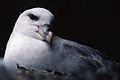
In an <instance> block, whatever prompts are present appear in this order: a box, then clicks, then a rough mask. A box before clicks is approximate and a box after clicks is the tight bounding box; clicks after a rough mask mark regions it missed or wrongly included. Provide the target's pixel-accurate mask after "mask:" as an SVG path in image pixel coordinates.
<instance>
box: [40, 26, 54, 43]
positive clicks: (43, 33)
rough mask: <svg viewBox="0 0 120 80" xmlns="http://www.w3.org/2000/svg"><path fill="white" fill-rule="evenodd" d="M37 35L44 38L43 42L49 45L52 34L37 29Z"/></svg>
mask: <svg viewBox="0 0 120 80" xmlns="http://www.w3.org/2000/svg"><path fill="white" fill-rule="evenodd" d="M38 29H39V30H38V33H39V34H40V36H42V37H43V38H44V40H46V41H47V42H49V43H50V41H51V39H52V36H53V33H52V32H51V31H48V33H47V32H44V31H43V30H42V29H41V28H40V27H39V28H38Z"/></svg>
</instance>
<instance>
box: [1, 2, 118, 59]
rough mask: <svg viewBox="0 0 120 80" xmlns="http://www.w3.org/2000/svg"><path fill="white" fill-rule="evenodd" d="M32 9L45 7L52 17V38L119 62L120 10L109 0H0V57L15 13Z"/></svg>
mask: <svg viewBox="0 0 120 80" xmlns="http://www.w3.org/2000/svg"><path fill="white" fill-rule="evenodd" d="M32 7H44V8H47V9H48V10H50V11H51V12H52V13H53V14H54V15H55V17H56V19H55V22H54V25H53V28H52V30H53V32H54V33H55V34H56V35H58V36H60V37H62V38H65V39H69V40H73V41H75V42H78V43H81V44H85V45H88V46H91V47H93V48H95V49H98V50H99V51H101V52H103V54H105V55H106V56H108V58H109V59H111V60H116V61H120V56H119V54H120V46H119V45H120V39H119V37H120V31H119V26H120V22H119V21H120V20H119V19H120V12H119V10H120V7H119V2H115V1H114V2H113V1H112V0H1V2H0V56H3V55H4V51H5V46H6V43H7V41H8V39H9V36H10V34H11V32H12V29H13V27H14V24H15V21H16V20H17V18H18V16H19V14H20V13H21V12H23V11H24V10H26V9H29V8H32Z"/></svg>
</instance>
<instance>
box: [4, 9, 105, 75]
mask: <svg viewBox="0 0 120 80" xmlns="http://www.w3.org/2000/svg"><path fill="white" fill-rule="evenodd" d="M53 19H54V15H53V14H52V13H51V12H50V11H48V10H46V9H44V8H33V9H29V10H26V11H24V12H23V13H22V14H21V15H20V16H19V18H18V20H17V22H16V24H15V27H14V29H13V32H12V34H11V36H10V39H9V41H8V43H7V47H6V51H5V56H4V60H3V62H4V65H5V66H6V67H7V68H8V69H9V70H13V71H15V72H16V71H17V64H19V65H20V66H25V67H27V68H29V69H34V70H51V71H58V72H62V73H77V72H81V71H85V70H86V69H88V68H90V69H91V70H94V71H97V70H98V69H100V68H102V70H103V69H105V65H104V63H103V61H104V60H103V58H102V57H101V56H100V52H99V51H97V50H95V49H92V48H90V47H87V46H84V45H81V44H78V43H75V42H73V41H69V40H65V39H62V38H59V37H57V36H55V35H54V36H53V35H52V32H51V31H48V29H49V25H50V24H51V21H52V20H53Z"/></svg>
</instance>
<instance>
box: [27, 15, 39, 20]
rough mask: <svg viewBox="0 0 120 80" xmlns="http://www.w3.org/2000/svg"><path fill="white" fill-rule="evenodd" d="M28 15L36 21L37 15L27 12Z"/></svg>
mask: <svg viewBox="0 0 120 80" xmlns="http://www.w3.org/2000/svg"><path fill="white" fill-rule="evenodd" d="M28 16H29V17H30V19H31V20H34V21H37V20H38V19H39V17H37V16H35V15H34V14H29V15H28Z"/></svg>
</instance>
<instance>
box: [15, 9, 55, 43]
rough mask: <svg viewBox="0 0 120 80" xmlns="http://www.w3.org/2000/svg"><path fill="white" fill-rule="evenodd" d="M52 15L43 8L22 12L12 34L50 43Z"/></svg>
mask: <svg viewBox="0 0 120 80" xmlns="http://www.w3.org/2000/svg"><path fill="white" fill-rule="evenodd" d="M53 19H54V15H53V14H52V13H51V12H50V11H48V10H47V9H44V8H32V9H29V10H26V11H24V12H23V13H22V14H21V15H20V16H19V18H18V20H17V22H16V24H15V28H14V30H13V31H14V32H19V33H22V34H24V35H26V36H29V37H32V38H36V39H39V40H46V41H48V42H50V40H51V38H52V32H51V31H49V28H50V26H51V22H52V21H53Z"/></svg>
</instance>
